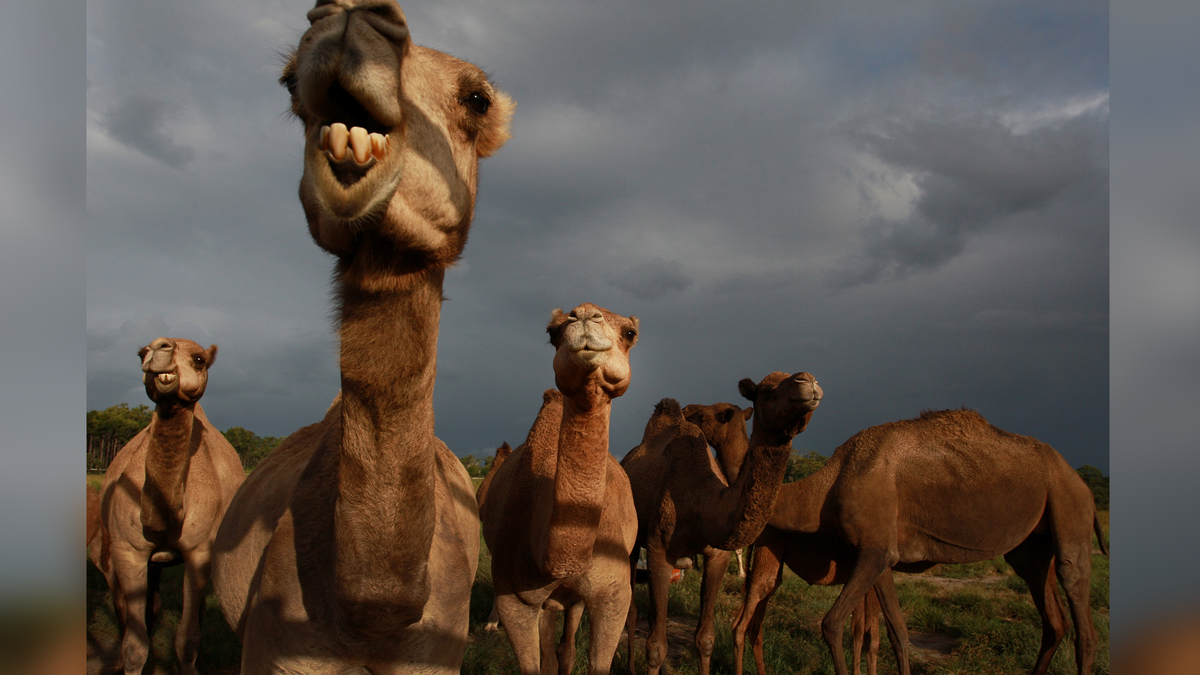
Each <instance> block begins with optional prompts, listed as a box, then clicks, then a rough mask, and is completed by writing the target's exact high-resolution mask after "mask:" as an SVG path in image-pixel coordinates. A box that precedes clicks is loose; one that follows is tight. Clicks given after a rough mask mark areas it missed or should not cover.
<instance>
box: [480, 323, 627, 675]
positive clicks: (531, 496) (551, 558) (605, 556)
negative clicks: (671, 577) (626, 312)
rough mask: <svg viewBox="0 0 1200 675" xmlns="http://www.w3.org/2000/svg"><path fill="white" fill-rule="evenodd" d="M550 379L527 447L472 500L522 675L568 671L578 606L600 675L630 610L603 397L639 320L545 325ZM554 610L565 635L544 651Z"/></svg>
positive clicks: (623, 367)
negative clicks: (588, 629)
mask: <svg viewBox="0 0 1200 675" xmlns="http://www.w3.org/2000/svg"><path fill="white" fill-rule="evenodd" d="M546 331H547V332H548V333H550V344H551V345H552V346H553V347H554V348H555V350H556V352H555V356H554V382H555V384H556V385H557V386H558V388H559V390H561V393H560V391H559V390H554V389H551V390H549V391H547V392H546V393H545V394H544V395H543V398H542V401H543V402H542V408H541V410H540V411H539V412H538V415H537V418H536V419H535V420H534V423H533V426H532V428H531V429H530V430H529V435H528V437H527V438H526V440H525V442H524V443H523V444H521V446H520V447H518V448H517V449H516V450H514V451H513V452H512V455H511V456H510V457H508V458H507V459H505V460H496V461H502V464H500V465H499V466H498V467H496V468H495V469H494V471H492V472H491V473H490V474H489V476H488V477H487V478H486V479H485V483H486V485H480V490H479V492H478V494H477V499H478V500H479V515H480V518H481V519H482V521H483V537H484V540H485V541H486V542H487V545H488V550H489V551H491V554H492V584H493V585H494V587H495V589H496V608H497V609H498V610H499V618H500V623H501V625H503V626H504V630H505V632H506V633H507V634H508V639H509V642H511V643H512V646H513V651H514V652H515V653H516V656H517V661H518V662H519V663H520V668H521V673H522V675H537V673H539V672H540V673H543V674H544V675H547V674H549V673H551V672H554V671H557V672H558V673H560V674H561V675H568V674H569V673H570V672H571V669H572V667H573V666H574V665H575V640H574V633H575V631H576V630H577V629H578V627H579V622H580V619H581V618H582V616H583V610H584V607H585V606H586V608H587V612H588V616H589V617H590V621H591V642H590V651H589V654H588V657H589V664H590V667H589V672H591V673H593V674H594V675H597V674H599V675H602V674H605V673H608V672H609V670H610V669H611V667H612V660H613V654H614V652H615V651H616V649H617V643H618V642H619V641H620V639H621V627H622V624H623V622H624V619H625V614H626V612H627V611H628V608H629V598H630V593H631V589H630V586H629V578H630V569H629V554H630V551H631V550H632V549H633V541H634V538H635V537H636V535H637V513H636V512H635V511H634V506H633V495H632V493H631V491H630V488H629V479H628V477H626V475H625V472H624V471H623V470H622V469H621V466H620V465H619V464H617V461H616V460H615V459H613V456H612V455H611V454H609V451H608V430H609V418H610V415H611V412H612V400H613V399H614V398H616V397H618V396H621V395H622V394H624V393H625V390H626V389H627V388H628V387H629V381H630V368H629V350H630V349H632V348H633V346H634V345H635V344H636V343H637V339H638V320H637V319H636V318H633V317H630V318H626V317H624V316H621V315H619V314H614V313H612V312H609V311H608V310H605V309H603V308H600V307H597V306H595V305H593V304H590V303H584V304H582V305H580V306H578V307H576V308H575V309H573V310H572V311H571V312H570V314H564V313H563V312H562V311H561V310H555V311H554V313H553V314H552V315H551V318H550V325H549V326H547V327H546ZM558 611H565V612H566V621H565V622H564V628H563V639H562V641H561V647H560V649H559V650H558V652H557V653H555V650H554V648H553V646H552V644H553V632H554V626H555V619H556V617H557V612H558Z"/></svg>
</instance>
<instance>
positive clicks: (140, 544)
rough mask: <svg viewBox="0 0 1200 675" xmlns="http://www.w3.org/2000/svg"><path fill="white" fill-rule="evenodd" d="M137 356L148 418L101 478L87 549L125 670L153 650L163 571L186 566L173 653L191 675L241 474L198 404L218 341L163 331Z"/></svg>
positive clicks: (134, 668) (134, 669) (136, 667)
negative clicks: (105, 594) (221, 529)
mask: <svg viewBox="0 0 1200 675" xmlns="http://www.w3.org/2000/svg"><path fill="white" fill-rule="evenodd" d="M138 357H139V358H141V360H142V382H143V383H144V384H145V386H146V395H147V396H149V397H150V400H151V401H154V414H153V415H152V416H151V418H150V425H149V426H147V427H146V428H145V429H143V430H142V431H140V432H139V433H138V435H137V436H134V437H133V439H132V440H130V441H129V442H128V443H126V444H125V447H123V448H121V451H120V452H118V453H117V456H116V457H114V458H113V461H112V463H111V464H109V466H108V471H107V472H106V473H105V474H104V484H103V486H102V487H101V488H100V509H99V530H100V531H99V535H98V536H92V537H89V542H88V544H89V553H90V555H91V558H92V562H93V563H95V565H96V567H97V568H99V569H100V571H101V572H103V573H104V578H105V579H106V580H107V581H108V587H109V589H110V590H111V591H112V596H113V605H115V609H116V617H117V625H118V628H119V630H120V631H121V633H122V635H121V660H122V661H123V663H124V668H125V672H126V673H127V674H130V675H132V674H135V673H140V672H142V668H143V667H144V666H145V665H146V659H147V657H148V656H149V653H150V633H151V631H152V629H153V626H152V625H151V624H152V621H153V616H154V613H155V609H156V601H157V596H156V593H157V590H158V580H159V575H160V573H161V570H162V568H163V567H165V566H170V565H177V564H183V566H184V572H183V611H182V614H181V615H180V618H179V628H178V630H177V631H176V632H175V654H176V655H177V656H178V657H179V671H180V673H183V674H184V675H190V674H191V673H194V672H195V670H196V655H197V654H198V653H199V651H200V617H201V614H202V613H203V610H204V586H205V585H206V584H207V583H208V576H209V564H210V562H211V559H212V546H213V538H214V537H215V536H216V533H217V525H218V524H220V522H221V517H222V515H224V513H225V509H226V507H228V505H229V502H230V500H231V499H233V495H234V493H235V492H236V491H237V489H238V486H239V485H241V484H242V480H243V479H244V478H245V472H244V471H243V470H242V463H241V460H239V459H238V455H237V451H236V450H234V449H233V446H232V445H230V444H229V441H226V440H225V437H224V436H223V435H221V432H220V431H217V428H216V427H214V426H213V425H212V424H211V423H210V422H209V421H208V418H207V417H205V415H204V410H202V409H201V408H200V403H199V401H200V397H202V396H203V395H204V389H205V387H207V386H208V369H209V368H210V367H211V366H212V364H213V362H214V361H215V360H216V358H217V346H216V345H212V346H211V347H209V348H208V349H204V348H203V347H201V346H200V345H198V344H196V343H195V342H192V341H191V340H181V339H171V338H161V337H160V338H158V339H156V340H154V341H153V342H151V343H150V344H149V345H148V346H146V347H142V348H141V350H139V351H138ZM89 529H90V528H89Z"/></svg>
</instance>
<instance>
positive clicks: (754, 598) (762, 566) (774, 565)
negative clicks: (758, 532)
mask: <svg viewBox="0 0 1200 675" xmlns="http://www.w3.org/2000/svg"><path fill="white" fill-rule="evenodd" d="M782 580H783V542H781V541H778V540H777V539H772V540H767V537H766V535H765V534H764V535H763V536H762V537H760V538H759V540H758V542H757V543H756V544H755V546H754V558H753V559H752V560H751V563H750V576H749V578H747V580H746V588H745V591H744V592H743V596H742V609H741V611H740V612H739V614H738V616H737V619H736V620H735V622H734V626H733V654H734V658H733V672H734V674H735V675H742V670H743V667H744V666H743V663H742V661H743V659H744V658H745V653H746V651H745V649H746V636H747V635H749V636H750V643H751V645H753V649H754V664H755V666H756V667H757V668H758V673H759V675H766V673H767V671H766V666H765V665H764V663H763V651H762V650H763V639H762V625H763V620H764V619H765V618H766V616H767V601H768V600H770V599H771V596H772V595H773V594H774V593H775V589H776V588H778V587H779V583H780V582H781V581H782Z"/></svg>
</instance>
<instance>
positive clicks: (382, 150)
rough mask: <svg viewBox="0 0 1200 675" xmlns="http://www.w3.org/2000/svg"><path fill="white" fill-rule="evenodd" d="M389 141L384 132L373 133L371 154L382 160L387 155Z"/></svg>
mask: <svg viewBox="0 0 1200 675" xmlns="http://www.w3.org/2000/svg"><path fill="white" fill-rule="evenodd" d="M387 141H388V139H387V136H384V135H383V134H371V155H372V156H373V157H374V158H375V159H378V160H382V159H383V158H384V157H385V156H386V155H387V146H388V142H387Z"/></svg>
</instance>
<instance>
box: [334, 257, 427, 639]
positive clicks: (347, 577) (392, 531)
mask: <svg viewBox="0 0 1200 675" xmlns="http://www.w3.org/2000/svg"><path fill="white" fill-rule="evenodd" d="M395 279H400V277H396V278H395ZM442 279H443V272H442V270H440V269H437V270H433V271H425V272H419V273H414V274H410V275H408V277H407V278H406V279H404V280H403V283H396V282H395V280H394V282H393V283H390V284H389V286H390V288H389V290H385V291H380V290H367V289H364V288H363V287H362V286H359V285H353V284H350V283H345V281H343V284H342V288H341V294H340V299H341V369H342V426H341V454H340V458H339V461H338V486H337V489H338V498H337V506H336V508H335V513H334V527H335V532H336V537H337V545H336V550H337V558H336V562H335V567H336V585H337V597H338V600H339V602H340V603H341V604H342V607H343V609H344V610H345V611H346V613H347V616H348V617H349V618H350V620H351V622H352V623H354V624H360V623H361V624H370V623H372V622H377V621H380V620H383V619H390V620H391V621H389V622H388V623H391V622H392V621H398V622H400V623H410V622H412V621H416V620H418V619H419V618H420V616H421V614H422V612H423V608H424V605H425V602H426V600H427V599H428V597H429V591H430V588H429V574H428V569H427V565H428V561H429V551H430V547H431V544H432V540H433V531H434V518H435V515H436V514H435V510H434V472H435V470H436V458H435V454H434V452H435V444H436V443H437V442H438V441H437V440H436V439H435V438H434V434H433V422H434V419H433V385H434V377H435V375H436V372H437V364H436V357H437V335H438V320H439V317H440V314H441V303H442ZM384 615H385V616H384ZM372 628H374V629H379V628H381V627H380V626H373V627H372Z"/></svg>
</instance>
